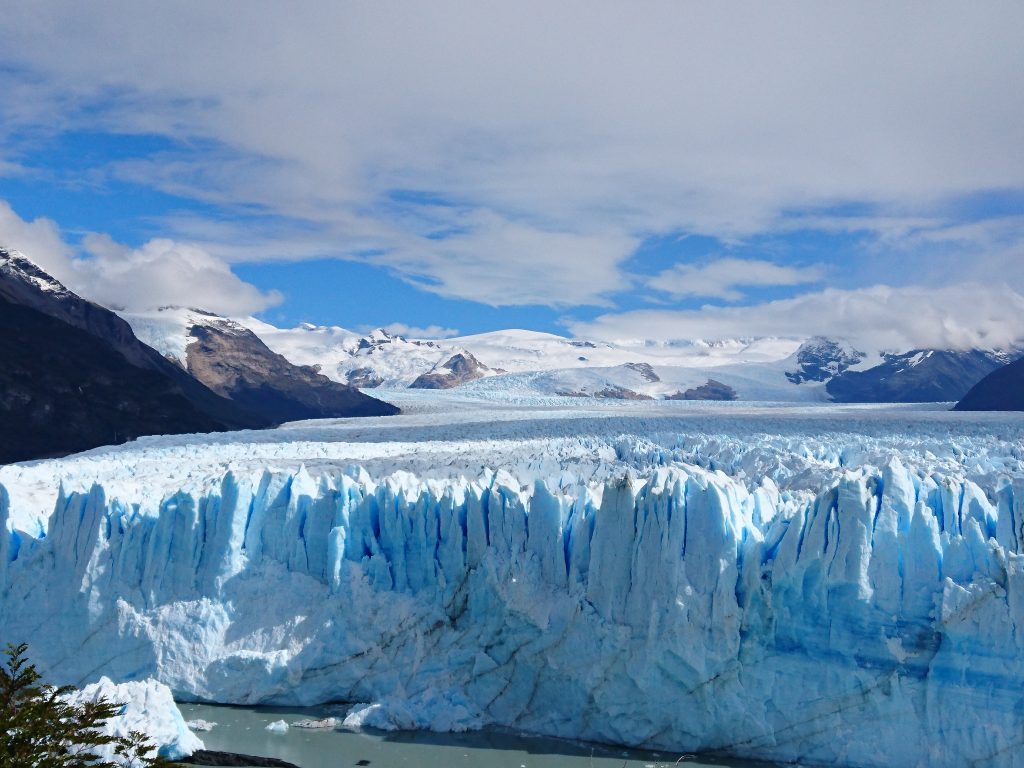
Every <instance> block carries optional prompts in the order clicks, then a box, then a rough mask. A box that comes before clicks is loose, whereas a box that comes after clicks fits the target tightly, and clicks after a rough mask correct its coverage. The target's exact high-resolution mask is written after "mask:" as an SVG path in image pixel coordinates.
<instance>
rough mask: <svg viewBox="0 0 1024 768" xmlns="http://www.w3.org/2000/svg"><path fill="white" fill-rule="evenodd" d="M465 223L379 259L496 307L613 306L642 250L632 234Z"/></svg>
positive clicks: (476, 219)
mask: <svg viewBox="0 0 1024 768" xmlns="http://www.w3.org/2000/svg"><path fill="white" fill-rule="evenodd" d="M461 226H462V229H461V231H458V232H457V233H454V234H451V235H450V236H448V237H445V238H443V239H437V240H430V239H418V238H406V239H405V241H404V242H403V243H402V244H401V245H400V246H399V247H396V248H395V249H394V250H393V251H391V252H389V253H387V254H385V255H382V256H380V257H378V258H376V259H375V261H377V262H378V263H380V264H384V265H388V266H390V267H392V268H393V269H395V270H396V271H397V272H398V274H399V275H401V276H403V277H404V278H405V279H406V280H408V281H409V282H411V283H413V284H415V285H418V286H420V287H421V288H423V289H425V290H428V291H431V292H433V293H437V294H439V295H441V296H445V297H448V298H464V299H472V300H474V301H478V302H480V303H482V304H489V305H491V306H495V307H500V306H508V305H513V304H549V305H552V306H561V307H568V306H575V305H579V304H598V303H603V304H608V303H609V302H608V301H607V300H606V299H605V298H604V297H605V295H607V294H609V293H612V292H613V291H617V290H623V289H625V288H628V287H629V285H628V283H627V281H626V279H625V278H624V277H623V275H622V273H621V272H620V270H619V268H618V265H619V263H620V262H622V261H624V260H625V259H626V258H627V257H628V256H629V255H630V253H631V252H632V251H633V250H634V249H635V248H636V246H637V245H638V243H637V241H635V240H633V239H631V238H629V237H625V236H622V235H617V234H615V233H593V234H583V233H572V232H557V231H546V230H541V229H538V228H536V227H531V226H528V225H524V224H521V223H518V222H513V221H509V220H507V219H504V218H502V217H500V216H497V215H495V214H493V213H490V212H475V213H472V214H467V215H465V216H464V217H462V220H461Z"/></svg>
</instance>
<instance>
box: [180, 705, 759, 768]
mask: <svg viewBox="0 0 1024 768" xmlns="http://www.w3.org/2000/svg"><path fill="white" fill-rule="evenodd" d="M180 708H181V711H182V714H183V715H184V716H185V719H186V720H195V719H202V720H208V721H211V722H215V723H217V725H216V726H215V727H214V728H213V730H211V731H206V732H201V733H199V734H198V735H199V737H200V738H201V739H202V740H203V741H204V742H205V744H206V748H207V749H215V750H223V751H227V752H241V753H243V754H249V755H260V756H263V757H276V758H280V759H281V760H287V761H289V762H292V763H295V764H296V765H298V766H300V768H343V767H344V766H356V765H360V766H368V768H418V767H419V766H424V768H432V767H433V766H438V768H447V767H448V766H452V768H462V766H466V767H467V768H468V767H469V766H472V768H556V766H557V768H563V767H564V768H668V766H672V765H676V764H678V765H680V766H731V767H732V768H740V767H741V766H749V767H750V768H754V766H757V767H758V768H766V766H768V765H769V764H767V763H750V762H743V761H735V760H733V761H718V760H709V759H707V758H702V759H700V760H698V759H696V758H695V757H694V756H693V755H684V754H680V753H668V752H660V753H659V752H643V751H637V750H626V749H621V748H613V747H605V746H601V745H596V744H584V743H579V742H573V741H566V740H563V739H550V738H545V737H542V736H526V735H523V734H517V733H512V732H509V731H502V730H485V731H475V732H471V733H463V734H448V733H445V734H438V733H429V732H424V731H399V732H391V733H387V732H380V731H373V732H365V731H352V730H348V729H343V728H336V729H317V730H310V729H304V728H289V729H288V730H287V731H286V732H285V733H272V732H270V731H267V730H266V726H267V725H268V724H269V723H271V722H274V721H276V720H284V721H285V722H287V723H294V722H296V721H299V720H305V719H309V718H323V717H328V716H332V715H333V716H338V715H339V714H343V710H342V711H341V712H339V711H332V710H331V709H330V708H315V709H292V708H277V707H259V708H250V707H225V706H210V705H205V704H181V705H180Z"/></svg>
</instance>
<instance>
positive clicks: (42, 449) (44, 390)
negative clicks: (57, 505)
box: [0, 298, 225, 464]
mask: <svg viewBox="0 0 1024 768" xmlns="http://www.w3.org/2000/svg"><path fill="white" fill-rule="evenodd" d="M0 362H2V365H0V463H4V464H6V463H8V462H12V461H22V460H25V459H32V458H43V457H47V456H58V455H64V454H67V453H74V452H76V451H82V450H85V449H87V448H94V447H96V446H99V445H108V444H111V443H122V442H125V441H127V440H131V439H133V438H136V437H139V436H140V435H149V434H160V433H182V432H212V431H216V430H222V429H224V428H225V426H224V424H223V423H222V422H220V421H218V420H217V419H215V418H213V417H212V416H210V415H208V414H206V413H203V412H201V411H200V410H198V409H197V408H196V407H195V406H194V404H193V403H191V402H190V401H189V400H188V399H187V398H186V397H185V396H184V395H183V394H182V392H181V389H180V387H179V386H178V385H177V382H175V381H174V380H172V379H170V378H168V377H167V376H164V375H162V374H160V373H158V372H156V371H153V370H150V369H147V368H143V367H141V366H138V365H134V364H132V363H130V362H129V361H128V360H126V359H125V357H124V355H122V354H121V353H120V352H119V351H118V350H116V349H115V348H114V347H113V346H112V345H111V344H109V343H107V342H106V341H104V340H102V339H100V338H97V337H96V336H93V335H91V334H89V333H87V332H85V331H83V330H81V329H80V328H75V327H73V326H71V325H68V324H67V323H65V322H64V321H62V320H58V319H57V318H54V317H50V316H48V315H45V314H43V313H42V312H39V311H38V310H36V309H32V308H30V307H23V306H19V305H17V304H13V303H11V302H10V301H8V300H6V299H3V298H0Z"/></svg>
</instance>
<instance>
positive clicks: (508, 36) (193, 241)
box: [0, 2, 1024, 346]
mask: <svg viewBox="0 0 1024 768" xmlns="http://www.w3.org/2000/svg"><path fill="white" fill-rule="evenodd" d="M393 10H394V9H393V8H389V7H388V6H387V4H381V5H377V6H374V7H367V6H365V5H362V4H356V5H348V4H324V5H323V6H320V7H316V6H313V5H310V6H306V7H304V8H302V9H300V10H294V9H291V10H289V11H288V12H287V13H285V12H284V11H283V10H281V9H277V8H275V7H274V6H273V5H265V6H264V5H262V4H256V3H245V4H237V5H235V4H231V3H225V4H217V6H216V7H214V6H213V5H209V6H208V7H203V6H194V7H186V6H175V7H164V6H152V7H144V6H142V5H136V4H133V5H127V6H123V5H119V4H110V3H103V2H101V3H96V4H89V5H88V6H84V5H83V6H75V5H70V4H59V3H47V2H41V3H12V4H11V5H10V8H9V9H8V11H7V12H5V14H4V16H3V18H0V34H3V35H4V39H5V40H8V41H9V42H10V44H9V45H5V46H4V49H3V50H2V51H0V92H3V93H4V94H5V98H4V99H2V100H0V242H2V243H4V244H6V245H8V246H13V247H17V248H20V249H22V250H24V251H26V252H27V253H29V255H31V256H33V257H34V258H36V260H38V261H40V262H41V263H42V264H43V265H44V266H46V267H47V268H49V269H50V270H51V271H53V272H54V273H56V274H57V276H58V277H61V278H62V279H63V280H65V282H67V283H69V284H70V285H71V286H72V287H73V288H75V289H76V290H79V291H80V292H82V293H84V294H85V295H88V296H90V297H91V298H94V299H96V300H98V301H102V302H104V303H107V304H110V305H112V306H119V307H126V308H129V309H141V308H144V307H146V306H151V305H154V304H165V303H182V304H193V305H194V304H201V305H202V306H204V307H205V308H208V309H212V310H214V311H219V312H223V313H226V314H245V313H256V314H258V315H259V316H261V317H262V318H264V319H266V320H268V321H269V322H273V323H275V324H279V325H292V324H295V323H298V322H302V321H306V322H313V323H317V324H336V325H342V326H346V327H350V328H368V327H376V326H393V327H396V328H403V329H405V330H407V331H408V332H410V333H416V332H421V333H429V334H433V335H450V334H452V333H456V332H460V333H473V332H480V331H486V330H492V329H498V328H505V327H525V328H532V329H536V330H544V331H552V332H557V333H564V334H574V335H579V336H588V337H589V336H599V337H603V338H613V337H614V338H638V337H642V338H650V339H672V338H692V337H698V336H700V337H724V336H733V335H765V334H771V335H775V334H778V335H810V334H813V333H825V334H828V335H844V336H846V337H848V338H851V339H860V340H863V343H864V344H865V345H872V344H873V345H875V346H879V345H882V346H920V345H931V346H971V345H978V344H982V345H988V346H992V345H1000V344H1006V343H1009V342H1011V341H1013V340H1015V339H1019V338H1020V337H1021V336H1022V335H1024V327H1022V323H1021V320H1020V318H1021V317H1022V316H1024V313H1022V312H1021V309H1022V308H1024V299H1022V298H1021V292H1022V291H1024V154H1022V153H1020V152H1019V151H1018V145H1019V138H1020V136H1022V135H1024V103H1022V102H1021V100H1020V98H1019V93H1020V92H1022V90H1024V49H1022V47H1021V46H1020V45H1019V42H1018V40H1017V34H1016V30H1019V29H1020V28H1022V26H1024V25H1022V24H1021V22H1024V11H1022V10H1021V8H1020V7H1016V6H1011V5H1009V4H1005V5H1001V6H997V5H991V6H984V7H982V8H980V9H979V8H966V7H964V6H962V5H959V4H948V5H947V4H942V3H938V4H934V5H929V6H928V7H927V8H925V7H923V6H920V5H917V4H892V3H878V4H871V3H869V4H867V5H866V6H858V7H856V8H848V9H847V8H838V7H836V8H827V9H826V8H822V7H821V6H820V5H819V4H816V3H806V4H802V3H795V4H787V6H786V7H785V8H776V9H772V8H753V9H752V8H750V7H749V6H743V7H742V8H740V7H738V6H737V7H730V6H729V4H716V5H715V6H713V7H705V6H698V5H694V4H679V3H651V4H649V5H645V6H644V7H643V9H642V11H641V10H637V9H632V8H630V7H628V6H625V5H620V4H604V3H597V4H594V3H587V4H575V3H566V4H560V5H559V6H558V7H557V8H551V7H550V6H549V5H547V4H536V5H534V4H531V3H523V4H515V5H511V4H497V3H495V4H491V3H481V4H476V5H474V7H473V8H472V9H467V8H465V7H464V6H462V5H457V4H448V3H436V4H431V5H430V6H429V7H426V6H424V7H423V8H420V9H418V10H417V9H416V8H415V7H414V6H403V7H402V13H401V14H396V13H394V12H392V11H393ZM737 20H741V21H742V23H740V22H739V21H737Z"/></svg>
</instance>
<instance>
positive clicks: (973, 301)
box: [568, 283, 1024, 351]
mask: <svg viewBox="0 0 1024 768" xmlns="http://www.w3.org/2000/svg"><path fill="white" fill-rule="evenodd" d="M568 327H569V329H570V330H571V331H572V333H573V334H574V335H576V336H579V337H581V338H592V339H603V340H609V341H614V340H622V341H625V340H631V341H636V340H646V339H654V340H661V341H672V340H678V339H706V340H715V339H723V338H736V337H746V338H754V337H759V336H790V337H806V336H812V335H820V336H827V337H829V338H833V339H846V340H848V341H850V342H852V343H853V344H854V345H855V346H857V347H859V348H861V349H864V350H865V351H879V350H895V351H906V350H908V349H915V348H935V349H970V348H982V349H987V348H999V347H1007V346H1010V345H1012V344H1014V343H1015V342H1018V341H1020V340H1021V339H1024V296H1022V295H1021V294H1020V293H1017V292H1016V291H1014V290H1012V289H1010V288H1008V287H1007V286H1005V285H995V286H993V285H984V284H978V283H973V284H972V283H968V284H964V285H959V286H955V287H948V288H940V289H926V288H918V287H909V288H891V287H889V286H885V285H877V286H873V287H869V288H861V289H857V290H838V289H827V290H824V291H820V292H816V293H808V294H804V295H801V296H798V297H795V298H792V299H783V300H779V301H772V302H767V303H763V304H757V305H753V306H746V307H720V306H719V307H716V306H706V307H702V308H700V309H694V310H686V311H675V310H638V311H634V312H625V313H619V314H606V315H602V316H600V317H598V318H596V319H595V320H593V321H591V322H570V323H569V324H568Z"/></svg>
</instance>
